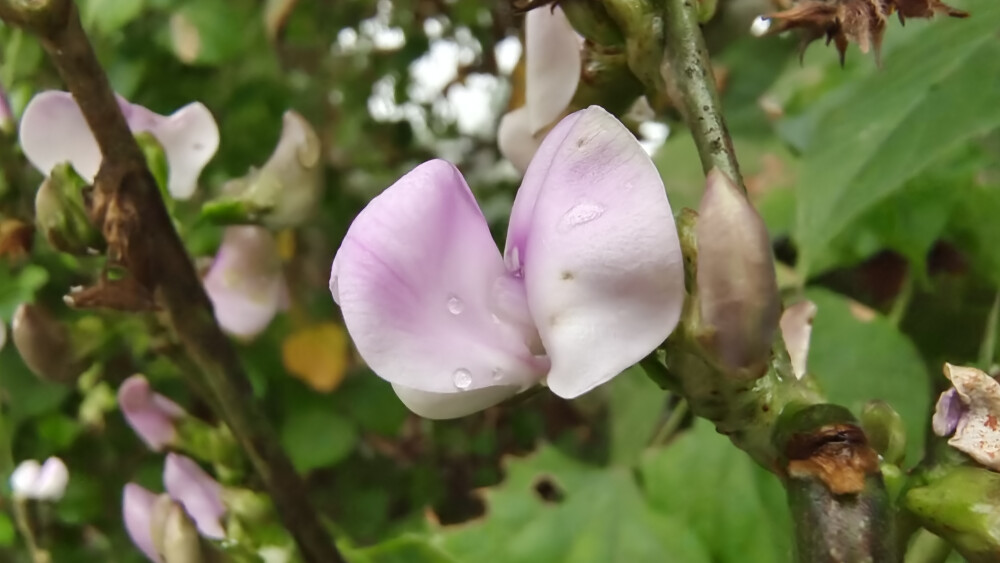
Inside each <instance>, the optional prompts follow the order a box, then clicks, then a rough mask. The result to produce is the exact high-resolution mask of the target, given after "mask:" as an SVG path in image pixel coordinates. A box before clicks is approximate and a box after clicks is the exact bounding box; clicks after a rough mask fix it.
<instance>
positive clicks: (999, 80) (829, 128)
mask: <svg viewBox="0 0 1000 563" xmlns="http://www.w3.org/2000/svg"><path fill="white" fill-rule="evenodd" d="M962 8H967V9H968V10H970V11H971V12H972V13H973V14H974V16H973V17H971V18H969V19H968V20H963V21H958V20H947V19H945V20H936V21H932V22H930V23H927V24H923V23H922V22H921V23H919V24H917V25H921V24H923V25H926V26H927V27H926V29H925V30H923V32H921V33H918V34H915V35H914V36H912V37H911V38H910V40H909V41H908V42H907V43H906V44H904V45H900V46H898V47H897V48H896V49H894V50H893V52H892V53H891V54H890V56H888V57H887V59H886V61H885V64H884V69H883V70H882V71H880V72H875V73H873V74H871V75H870V76H868V77H867V78H865V79H864V80H862V81H860V82H857V83H852V84H848V85H846V86H845V87H844V88H848V89H849V93H848V94H846V95H844V96H843V98H842V100H841V103H840V104H838V105H837V106H836V107H835V108H832V109H831V110H830V111H828V112H827V113H826V114H825V115H823V116H822V118H820V119H819V120H818V121H817V124H818V125H817V127H816V129H815V134H814V135H813V137H812V138H811V139H810V142H809V144H808V149H807V151H806V154H805V158H804V163H803V169H802V175H801V181H800V182H799V190H800V193H799V197H798V202H799V207H798V217H797V225H796V238H797V242H798V244H799V248H800V250H801V258H800V268H801V269H802V271H804V272H805V273H809V274H812V273H815V272H816V260H817V257H818V256H819V254H820V253H821V252H822V251H823V250H824V247H826V245H827V244H829V242H830V241H831V240H832V239H833V238H834V237H836V236H837V235H839V234H840V233H841V232H843V231H844V230H845V229H846V228H847V227H848V226H850V225H851V224H852V221H854V220H855V219H857V218H858V217H859V216H861V215H862V214H864V213H865V212H866V211H868V210H869V209H871V208H872V207H873V206H875V205H876V204H878V203H879V202H880V201H883V200H884V199H885V198H887V197H888V196H890V195H892V194H893V193H895V192H897V191H898V190H900V189H901V188H902V186H903V185H904V183H905V182H906V181H907V180H909V179H910V178H913V177H914V176H916V175H917V174H919V173H920V172H922V171H923V170H924V169H926V168H927V167H928V166H931V165H933V164H934V162H935V160H937V159H938V158H940V157H941V156H943V155H945V154H947V153H948V152H949V151H950V150H952V149H953V148H954V147H955V146H956V145H957V144H958V143H960V142H962V141H965V140H967V139H969V138H971V137H975V136H977V135H981V134H983V133H985V132H987V131H990V130H992V129H994V128H996V127H997V126H998V125H1000V37H998V36H997V34H996V30H997V27H998V26H1000V3H997V2H996V1H995V0H968V1H967V2H966V3H965V4H964V5H963V6H962ZM915 23H916V22H915Z"/></svg>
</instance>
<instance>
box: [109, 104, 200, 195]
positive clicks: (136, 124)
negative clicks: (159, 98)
mask: <svg viewBox="0 0 1000 563" xmlns="http://www.w3.org/2000/svg"><path fill="white" fill-rule="evenodd" d="M120 102H124V100H120ZM125 103H127V102H125ZM129 106H130V108H131V109H130V111H126V115H125V117H126V119H127V121H128V124H129V127H131V128H132V131H133V132H136V133H139V132H141V131H149V132H150V133H152V134H153V136H154V137H156V140H157V141H159V142H160V144H161V145H163V152H164V153H165V154H166V156H167V169H168V177H167V188H168V190H169V191H170V195H172V196H173V197H174V198H176V199H187V198H189V197H191V195H192V194H194V191H195V188H196V187H197V186H198V176H200V175H201V171H202V169H203V168H205V165H206V164H208V161H210V160H212V157H213V156H214V155H215V151H216V150H218V148H219V127H218V126H217V125H216V124H215V118H214V117H212V112H210V111H208V108H207V107H205V106H204V104H202V103H200V102H194V103H190V104H188V105H186V106H184V107H182V108H181V109H179V110H177V111H175V112H174V113H172V114H170V115H169V116H166V117H164V116H161V115H157V114H155V113H153V112H151V111H149V110H147V109H146V108H144V107H142V106H139V105H134V104H129ZM124 109H125V108H124V107H123V110H124Z"/></svg>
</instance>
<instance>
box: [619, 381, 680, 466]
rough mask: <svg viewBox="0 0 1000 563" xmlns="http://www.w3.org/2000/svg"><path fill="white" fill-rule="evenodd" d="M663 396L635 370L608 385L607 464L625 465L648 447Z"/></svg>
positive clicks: (657, 388)
mask: <svg viewBox="0 0 1000 563" xmlns="http://www.w3.org/2000/svg"><path fill="white" fill-rule="evenodd" d="M665 400H666V393H665V392H664V391H663V390H661V389H660V388H659V387H658V386H657V385H656V384H655V383H653V381H652V380H651V379H649V378H648V377H646V373H645V372H644V371H643V369H642V368H640V367H639V366H632V367H631V368H629V369H627V370H625V372H623V373H622V374H621V375H619V376H618V377H616V378H615V379H614V381H613V382H612V384H611V397H610V400H609V402H608V410H609V411H610V412H609V417H610V419H611V420H610V423H611V462H612V463H618V464H622V465H629V464H631V463H632V462H633V461H635V460H636V458H637V457H638V456H639V454H640V453H641V452H642V450H644V449H645V448H646V446H647V445H649V440H650V439H651V438H652V437H653V432H654V431H655V430H656V427H657V426H658V425H659V423H660V418H661V417H660V415H661V414H662V413H663V405H664V402H665Z"/></svg>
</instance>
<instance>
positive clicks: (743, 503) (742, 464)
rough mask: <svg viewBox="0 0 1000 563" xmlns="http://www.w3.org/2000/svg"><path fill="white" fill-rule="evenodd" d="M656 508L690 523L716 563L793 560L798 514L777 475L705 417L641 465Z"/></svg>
mask: <svg viewBox="0 0 1000 563" xmlns="http://www.w3.org/2000/svg"><path fill="white" fill-rule="evenodd" d="M639 472H640V475H641V477H642V483H643V487H644V488H645V490H646V495H647V498H648V499H649V504H650V505H651V506H652V507H653V509H654V510H656V511H658V512H660V513H662V514H667V515H670V516H672V517H674V518H676V519H678V520H679V521H682V522H685V523H687V524H688V525H689V526H691V527H692V529H693V530H694V531H695V532H696V533H697V534H698V535H699V536H700V537H701V540H702V542H703V543H704V545H705V546H706V547H707V548H708V549H709V550H710V552H711V560H712V561H713V562H714V563H741V562H744V561H761V562H763V561H767V562H769V563H780V562H790V561H791V544H790V537H789V536H790V531H791V529H792V528H791V520H790V518H789V515H788V509H787V507H786V505H785V493H784V489H783V488H782V486H781V484H780V483H779V482H778V480H777V478H775V477H774V476H773V475H771V474H770V473H768V472H767V471H765V470H764V469H762V468H760V467H758V466H757V465H756V464H755V463H754V462H753V461H752V460H751V459H750V458H749V457H748V456H747V455H746V454H745V453H743V452H741V451H740V450H738V449H736V447H735V446H733V444H732V443H731V442H730V441H729V439H728V438H726V437H725V436H722V435H720V434H718V433H717V432H716V431H715V429H714V428H713V427H712V425H711V424H710V423H709V422H707V421H703V420H698V421H697V422H696V423H695V425H694V427H693V428H691V429H690V430H688V431H686V432H685V433H683V434H682V435H681V436H680V437H679V438H678V439H677V440H676V441H675V442H673V443H671V444H670V445H669V446H667V447H666V448H659V449H656V450H647V451H646V452H645V454H644V455H643V457H642V461H641V463H640V464H639Z"/></svg>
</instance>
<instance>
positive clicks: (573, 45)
mask: <svg viewBox="0 0 1000 563" xmlns="http://www.w3.org/2000/svg"><path fill="white" fill-rule="evenodd" d="M524 19H525V21H524V42H525V49H524V65H525V79H524V84H525V86H524V98H525V100H524V105H525V107H526V108H528V129H529V131H530V132H531V133H532V134H535V133H538V132H539V131H541V130H542V129H544V128H545V127H546V126H547V125H549V124H550V123H552V122H553V121H555V120H556V119H558V118H559V116H560V115H561V114H562V112H563V111H565V110H566V106H568V105H569V102H570V101H571V100H572V99H573V94H575V93H576V87H577V85H578V84H579V83H580V70H581V67H582V63H581V62H580V36H579V35H577V34H576V31H574V30H573V26H571V25H570V24H569V20H567V19H566V14H564V13H563V11H562V8H559V7H558V6H557V7H555V8H549V7H543V8H539V9H537V10H531V11H530V12H528V13H527V15H525V16H524Z"/></svg>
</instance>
